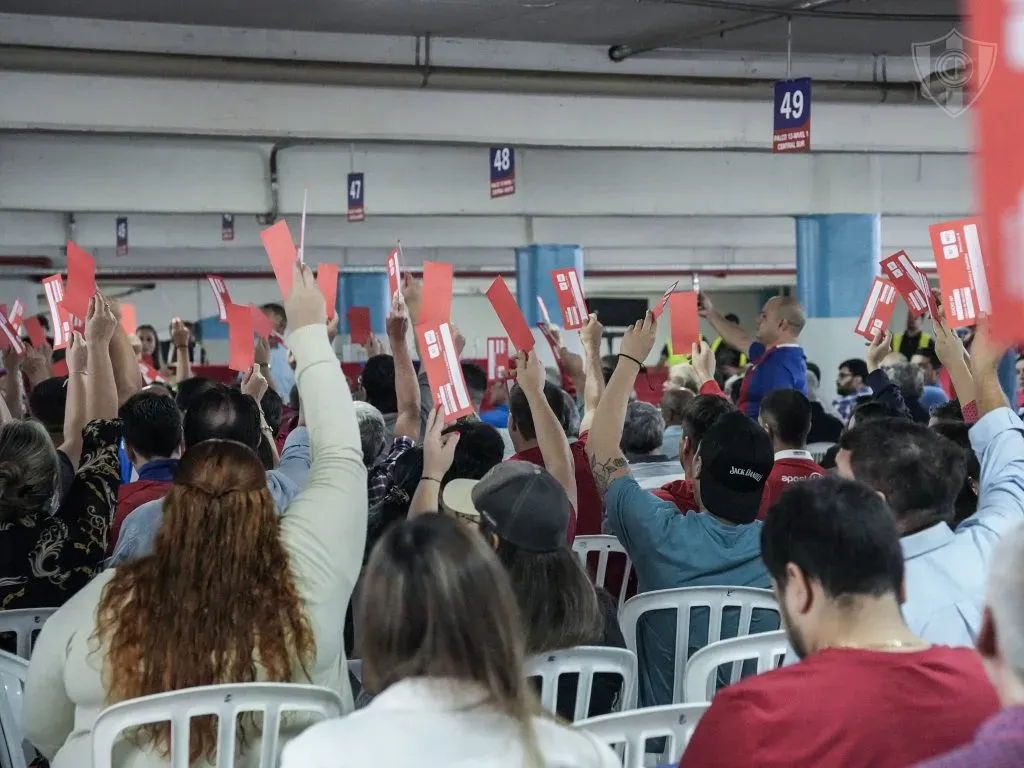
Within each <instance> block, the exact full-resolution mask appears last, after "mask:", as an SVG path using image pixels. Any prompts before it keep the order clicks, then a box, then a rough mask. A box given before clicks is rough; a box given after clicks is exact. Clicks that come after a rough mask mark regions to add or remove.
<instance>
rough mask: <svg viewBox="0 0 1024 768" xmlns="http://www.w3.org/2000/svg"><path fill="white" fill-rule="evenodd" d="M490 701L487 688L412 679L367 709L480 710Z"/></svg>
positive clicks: (451, 680) (438, 679)
mask: <svg viewBox="0 0 1024 768" xmlns="http://www.w3.org/2000/svg"><path fill="white" fill-rule="evenodd" d="M488 698H489V696H488V693H487V691H486V690H485V689H484V688H483V686H481V685H478V684H477V683H473V682H470V681H468V680H458V679H455V678H446V677H408V678H406V679H405V680H400V681H398V682H397V683H394V684H393V685H391V686H389V687H388V688H387V689H386V690H385V691H383V692H381V693H380V694H379V695H378V696H377V697H376V698H374V700H373V702H372V703H371V704H370V705H369V706H368V707H367V708H368V709H375V710H394V711H406V712H408V711H414V712H415V711H430V712H437V711H454V710H459V709H470V708H472V707H477V706H480V705H481V704H483V703H484V702H486V701H487V699H488Z"/></svg>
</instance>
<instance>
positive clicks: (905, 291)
mask: <svg viewBox="0 0 1024 768" xmlns="http://www.w3.org/2000/svg"><path fill="white" fill-rule="evenodd" d="M882 272H883V273H884V274H885V275H886V276H887V277H888V278H889V279H890V280H891V281H892V284H893V285H894V286H896V290H897V291H899V293H900V296H902V297H903V300H904V301H905V302H907V311H908V312H910V314H911V315H913V316H914V317H920V316H921V315H924V314H927V312H928V309H929V306H930V305H931V303H932V300H931V299H930V297H931V291H930V290H929V289H928V288H926V287H922V284H921V283H922V280H923V281H924V284H925V286H926V285H927V283H928V281H927V278H925V277H924V274H923V273H922V272H921V270H920V269H918V268H917V265H916V264H914V262H913V261H911V260H910V257H909V256H907V252H906V251H899V252H897V253H894V254H893V255H892V256H890V257H889V258H887V259H882Z"/></svg>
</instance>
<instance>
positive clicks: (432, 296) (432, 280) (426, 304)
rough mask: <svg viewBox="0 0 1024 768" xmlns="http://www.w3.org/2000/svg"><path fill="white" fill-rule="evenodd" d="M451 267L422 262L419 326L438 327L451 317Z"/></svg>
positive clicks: (437, 263)
mask: <svg viewBox="0 0 1024 768" xmlns="http://www.w3.org/2000/svg"><path fill="white" fill-rule="evenodd" d="M452 282H453V278H452V265H451V264H445V263H443V262H439V261H425V262H423V303H422V305H421V306H420V325H440V324H441V323H447V322H448V321H449V320H450V319H451V316H452Z"/></svg>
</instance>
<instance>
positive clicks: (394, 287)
mask: <svg viewBox="0 0 1024 768" xmlns="http://www.w3.org/2000/svg"><path fill="white" fill-rule="evenodd" d="M388 287H389V288H390V292H389V294H388V296H389V298H390V299H391V300H392V301H394V300H395V294H396V293H398V292H399V291H400V290H401V289H402V265H401V264H399V263H398V249H397V248H395V249H394V250H393V251H392V252H391V253H390V254H388Z"/></svg>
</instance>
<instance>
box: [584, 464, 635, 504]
mask: <svg viewBox="0 0 1024 768" xmlns="http://www.w3.org/2000/svg"><path fill="white" fill-rule="evenodd" d="M590 471H591V473H592V474H593V475H594V485H596V486H597V492H598V493H599V494H601V496H602V497H603V496H604V495H605V494H606V493H607V492H608V486H610V485H611V484H612V483H613V482H615V481H616V480H618V479H619V478H620V477H625V476H626V475H628V474H629V462H628V461H626V459H625V458H624V457H622V456H611V457H609V458H607V459H604V460H603V461H602V460H601V459H598V458H597V456H591V457H590Z"/></svg>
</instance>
